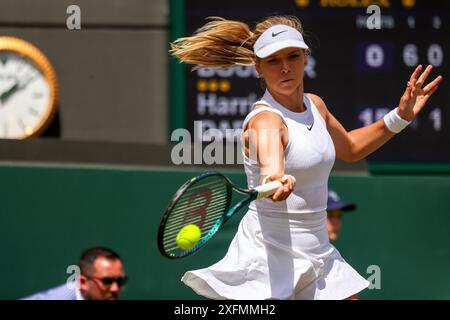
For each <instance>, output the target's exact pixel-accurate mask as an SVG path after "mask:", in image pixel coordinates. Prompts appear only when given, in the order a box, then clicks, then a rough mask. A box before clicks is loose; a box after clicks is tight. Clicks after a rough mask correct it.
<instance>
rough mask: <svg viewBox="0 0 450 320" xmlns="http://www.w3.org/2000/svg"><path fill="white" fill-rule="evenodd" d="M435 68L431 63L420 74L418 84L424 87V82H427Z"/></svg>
mask: <svg viewBox="0 0 450 320" xmlns="http://www.w3.org/2000/svg"><path fill="white" fill-rule="evenodd" d="M432 69H433V66H432V65H431V64H429V65H428V66H427V67H426V69H425V71H424V72H423V73H422V74H421V75H420V77H419V79H417V81H416V86H419V87H420V88H422V86H423V84H424V83H425V80H426V79H427V77H428V75H429V74H430V72H431V70H432Z"/></svg>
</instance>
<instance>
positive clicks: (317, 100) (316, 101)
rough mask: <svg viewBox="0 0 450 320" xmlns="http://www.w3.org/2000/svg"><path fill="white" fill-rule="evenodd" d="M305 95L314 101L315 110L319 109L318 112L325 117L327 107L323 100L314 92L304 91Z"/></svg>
mask: <svg viewBox="0 0 450 320" xmlns="http://www.w3.org/2000/svg"><path fill="white" fill-rule="evenodd" d="M305 95H306V96H307V97H308V98H310V99H311V100H312V102H314V105H315V106H316V108H317V110H319V112H320V114H321V115H322V116H323V117H324V118H325V117H326V115H327V113H328V108H327V105H326V104H325V102H324V101H323V99H322V98H321V97H319V96H318V95H317V94H314V93H310V92H308V93H305Z"/></svg>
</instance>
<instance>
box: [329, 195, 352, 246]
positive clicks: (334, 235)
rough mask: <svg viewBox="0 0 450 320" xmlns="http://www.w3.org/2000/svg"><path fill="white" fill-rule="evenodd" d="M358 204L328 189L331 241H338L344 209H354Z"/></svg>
mask: <svg viewBox="0 0 450 320" xmlns="http://www.w3.org/2000/svg"><path fill="white" fill-rule="evenodd" d="M355 209H356V206H355V205H354V204H353V203H346V202H344V201H342V200H341V198H340V197H339V195H338V194H337V193H336V192H335V191H333V190H329V191H328V204H327V229H328V237H329V238H330V241H336V240H337V239H338V238H339V234H340V232H341V228H342V214H343V212H344V211H353V210H355Z"/></svg>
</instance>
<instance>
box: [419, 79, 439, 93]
mask: <svg viewBox="0 0 450 320" xmlns="http://www.w3.org/2000/svg"><path fill="white" fill-rule="evenodd" d="M442 79H444V78H443V77H442V76H438V77H436V78H435V79H434V80H433V81H431V82H430V83H429V84H427V85H426V86H425V88H423V91H424V92H425V94H427V93H428V91H431V90H433V89H434V88H435V87H436V86H437V85H439V83H441V81H442Z"/></svg>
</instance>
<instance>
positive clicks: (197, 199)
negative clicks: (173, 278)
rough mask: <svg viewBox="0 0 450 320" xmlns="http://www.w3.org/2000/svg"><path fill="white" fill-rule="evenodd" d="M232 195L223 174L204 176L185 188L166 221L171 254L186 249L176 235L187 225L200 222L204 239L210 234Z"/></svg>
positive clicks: (165, 239) (165, 243) (166, 244)
mask: <svg viewBox="0 0 450 320" xmlns="http://www.w3.org/2000/svg"><path fill="white" fill-rule="evenodd" d="M229 198H230V195H229V189H228V185H227V182H226V181H225V180H224V179H223V178H222V177H220V176H211V177H207V178H204V179H202V180H199V181H198V182H195V183H194V184H193V185H191V186H190V187H188V188H187V189H186V190H184V192H183V194H182V195H181V196H180V197H179V199H178V200H177V202H176V204H175V205H174V206H173V208H172V209H171V212H170V214H169V217H168V219H167V221H166V225H165V228H164V236H163V246H164V250H165V251H166V252H168V253H176V252H181V251H183V250H181V249H180V248H179V247H178V245H177V244H176V237H177V235H178V232H179V231H180V230H181V228H183V227H184V226H186V225H189V224H195V225H197V226H198V227H200V229H201V238H203V237H204V236H206V235H207V234H208V233H209V231H210V230H211V229H212V228H213V227H214V225H215V224H216V222H217V220H218V219H220V218H221V217H222V215H223V213H224V212H226V210H227V209H228V206H229Z"/></svg>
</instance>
